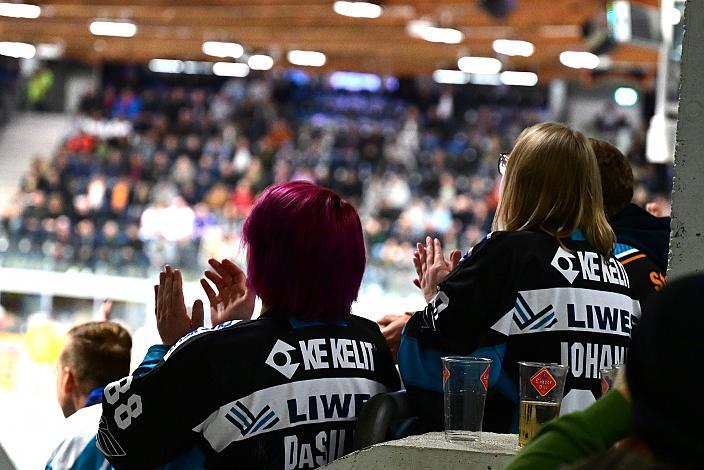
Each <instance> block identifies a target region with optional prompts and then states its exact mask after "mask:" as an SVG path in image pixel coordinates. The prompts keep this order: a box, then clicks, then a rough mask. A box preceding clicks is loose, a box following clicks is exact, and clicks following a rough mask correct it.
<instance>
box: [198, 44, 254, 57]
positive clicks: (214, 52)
mask: <svg viewBox="0 0 704 470" xmlns="http://www.w3.org/2000/svg"><path fill="white" fill-rule="evenodd" d="M201 50H202V51H203V54H207V55H211V56H213V57H232V58H233V59H239V58H240V57H242V54H244V47H242V46H241V45H240V44H237V43H236V42H220V41H205V42H204V43H203V46H202V47H201Z"/></svg>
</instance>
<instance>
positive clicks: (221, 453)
mask: <svg viewBox="0 0 704 470" xmlns="http://www.w3.org/2000/svg"><path fill="white" fill-rule="evenodd" d="M398 388H399V378H398V374H397V371H396V368H395V366H394V363H393V360H392V357H391V354H390V352H389V350H388V347H387V345H386V342H385V341H384V338H383V336H382V335H381V332H380V331H379V328H378V326H377V325H376V324H375V323H373V322H370V321H368V320H364V319H362V318H359V317H354V316H352V317H351V318H350V319H349V320H348V321H347V322H344V323H340V324H338V325H327V324H323V323H320V322H301V321H297V320H296V319H293V318H291V319H287V318H286V317H285V316H283V315H281V314H278V313H276V312H272V311H269V312H267V314H266V316H264V317H262V318H259V319H256V320H252V321H245V322H240V323H237V324H231V323H228V324H223V325H221V326H220V327H217V328H215V329H212V330H211V329H199V330H196V331H195V332H193V333H191V334H189V335H187V336H186V337H184V338H182V339H181V340H180V341H179V342H178V343H177V344H176V345H174V347H173V348H171V350H170V351H169V352H168V353H167V354H166V356H165V357H164V360H163V361H162V362H161V363H159V365H158V366H157V367H156V368H154V369H153V370H152V371H151V372H148V373H146V374H144V375H141V376H130V377H125V378H124V379H122V380H120V381H117V382H114V383H112V384H110V385H108V387H106V388H105V394H104V400H103V416H102V420H101V423H100V429H99V434H98V446H99V448H100V449H101V451H103V453H104V454H106V456H107V458H108V460H110V462H111V463H112V464H113V465H114V466H115V467H117V468H130V469H134V468H153V467H155V466H157V465H160V464H163V463H166V462H169V461H171V460H173V459H174V458H175V457H176V456H178V455H181V454H183V453H184V452H187V451H188V450H189V449H190V448H192V447H193V446H194V445H197V446H199V447H200V449H201V450H202V452H203V453H204V455H205V467H206V468H242V469H253V468H257V469H259V468H262V469H264V468H271V469H274V468H275V469H294V468H315V467H318V466H321V465H324V464H325V463H328V462H330V461H332V460H333V459H335V458H337V457H340V456H341V455H343V454H344V453H346V452H349V451H350V450H351V447H352V439H353V431H354V427H355V424H356V417H357V416H358V414H359V412H360V410H361V408H362V406H363V405H364V403H365V402H366V401H367V400H369V398H370V397H372V396H373V395H375V394H377V393H380V392H387V391H393V390H397V389H398Z"/></svg>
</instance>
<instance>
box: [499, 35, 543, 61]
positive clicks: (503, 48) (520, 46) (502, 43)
mask: <svg viewBox="0 0 704 470" xmlns="http://www.w3.org/2000/svg"><path fill="white" fill-rule="evenodd" d="M493 46H494V51H495V52H496V53H497V54H503V55H510V56H523V57H530V56H532V55H533V52H535V46H534V45H533V43H532V42H528V41H515V40H512V39H497V40H496V41H494V43H493Z"/></svg>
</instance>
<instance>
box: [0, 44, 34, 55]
mask: <svg viewBox="0 0 704 470" xmlns="http://www.w3.org/2000/svg"><path fill="white" fill-rule="evenodd" d="M36 51H37V49H36V48H35V47H34V46H33V45H31V44H27V43H24V42H0V55H4V56H7V57H14V58H15V59H31V58H32V57H34V54H35V53H36Z"/></svg>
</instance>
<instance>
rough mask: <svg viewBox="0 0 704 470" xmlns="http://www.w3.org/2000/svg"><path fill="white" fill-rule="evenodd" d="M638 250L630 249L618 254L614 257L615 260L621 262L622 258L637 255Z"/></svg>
mask: <svg viewBox="0 0 704 470" xmlns="http://www.w3.org/2000/svg"><path fill="white" fill-rule="evenodd" d="M639 251H640V250H638V248H631V249H630V250H626V251H624V252H622V253H619V254H617V255H616V259H617V260H622V259H623V258H625V257H627V256H630V255H632V254H635V253H638V252H639Z"/></svg>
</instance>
